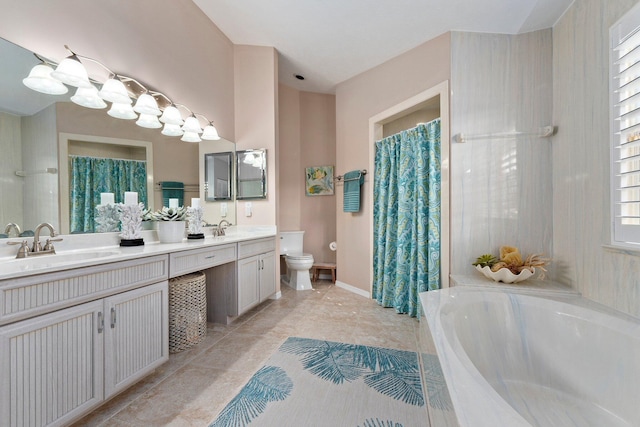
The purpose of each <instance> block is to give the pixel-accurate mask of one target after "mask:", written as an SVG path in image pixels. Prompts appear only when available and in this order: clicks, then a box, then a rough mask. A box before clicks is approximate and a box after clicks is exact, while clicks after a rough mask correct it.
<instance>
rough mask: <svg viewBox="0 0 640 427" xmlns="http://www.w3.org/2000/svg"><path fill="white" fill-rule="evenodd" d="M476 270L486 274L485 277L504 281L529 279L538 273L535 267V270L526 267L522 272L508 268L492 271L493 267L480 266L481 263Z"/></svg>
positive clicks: (512, 281) (515, 281)
mask: <svg viewBox="0 0 640 427" xmlns="http://www.w3.org/2000/svg"><path fill="white" fill-rule="evenodd" d="M476 270H478V271H479V272H480V273H482V274H484V277H486V278H487V279H491V280H494V281H496V282H502V283H518V282H522V281H523V280H527V279H528V278H529V277H531V276H533V275H534V274H535V273H536V271H535V268H534V269H533V271H531V270H529V269H527V268H525V269H524V270H522V271H521V272H520V274H513V273H512V272H511V270H509V269H508V268H501V269H500V270H498V271H491V267H488V266H486V267H480V266H479V265H476Z"/></svg>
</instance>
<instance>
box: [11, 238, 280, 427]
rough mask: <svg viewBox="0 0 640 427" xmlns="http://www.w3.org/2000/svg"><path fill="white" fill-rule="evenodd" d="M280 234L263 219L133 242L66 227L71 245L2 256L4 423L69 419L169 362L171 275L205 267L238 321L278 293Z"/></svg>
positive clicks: (214, 296)
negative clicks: (222, 232)
mask: <svg viewBox="0 0 640 427" xmlns="http://www.w3.org/2000/svg"><path fill="white" fill-rule="evenodd" d="M145 233H148V234H146V235H145V236H144V237H145V241H146V242H148V241H150V240H152V239H153V238H152V237H150V236H153V232H145ZM275 234H276V230H275V227H256V228H253V229H251V230H247V231H238V232H233V233H228V234H227V235H226V236H219V237H213V236H207V238H205V239H203V240H200V241H197V242H194V241H187V240H184V241H183V242H182V243H172V244H159V243H155V242H153V241H151V242H150V243H146V244H145V245H144V246H138V247H129V248H120V247H119V246H117V245H109V244H107V245H105V246H96V244H95V241H96V239H98V240H101V243H104V242H107V243H109V242H110V240H113V239H117V235H116V234H115V233H106V234H101V235H93V236H89V237H87V236H64V238H65V241H64V243H65V246H67V247H74V248H79V249H72V250H67V251H64V250H60V249H58V251H59V253H58V254H55V255H45V256H37V257H33V258H26V259H13V258H7V257H1V258H0V378H2V379H3V381H1V382H0V414H1V417H2V420H3V425H10V426H23V425H33V426H42V425H67V424H69V423H70V422H72V421H73V420H76V419H78V418H79V417H81V416H82V415H85V414H86V413H88V412H89V411H91V410H92V409H94V408H96V407H97V406H99V405H100V404H102V403H103V402H105V401H106V400H108V399H110V398H111V397H113V396H114V395H116V394H117V393H119V392H121V391H123V390H124V389H126V388H128V387H129V386H131V385H132V384H134V383H135V382H137V381H139V380H140V379H141V378H143V377H144V376H146V375H148V374H149V373H151V372H152V371H153V370H154V369H155V368H157V367H158V366H160V365H161V364H162V363H164V362H166V361H167V360H168V358H169V344H168V340H169V336H168V334H169V331H168V280H169V279H170V278H172V277H177V276H180V275H183V274H187V273H191V272H195V271H204V272H205V273H206V276H207V317H208V320H209V321H214V322H222V323H228V322H232V321H233V320H234V319H235V318H236V317H237V316H240V315H241V314H243V313H245V312H246V311H247V310H249V309H251V308H252V307H254V306H256V305H257V304H259V303H260V302H262V301H264V300H266V299H267V298H270V297H273V296H274V295H275V294H276V281H275V259H276V253H275V251H276V239H275ZM98 236H99V237H98ZM67 240H73V242H69V241H67ZM59 245H60V246H63V245H62V242H61V243H60V244H59ZM12 250H15V247H13V248H12ZM5 251H6V250H5ZM0 254H1V255H4V254H6V252H2V253H0ZM4 423H6V424H4Z"/></svg>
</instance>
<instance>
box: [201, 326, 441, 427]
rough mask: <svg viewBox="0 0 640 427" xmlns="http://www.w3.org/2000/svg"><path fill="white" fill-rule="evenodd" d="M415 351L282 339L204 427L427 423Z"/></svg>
mask: <svg viewBox="0 0 640 427" xmlns="http://www.w3.org/2000/svg"><path fill="white" fill-rule="evenodd" d="M422 390H423V389H422V382H421V375H420V367H419V361H418V355H417V353H414V352H410V351H402V350H393V349H388V348H381V347H369V346H364V345H355V344H345V343H339V342H331V341H322V340H315V339H309V338H296V337H290V338H288V339H287V340H286V341H285V342H284V344H282V346H280V348H279V349H278V351H276V352H275V353H274V354H273V355H272V356H271V358H270V359H269V360H268V362H267V363H266V365H265V366H263V367H262V368H261V369H260V370H258V372H256V373H255V374H254V375H253V377H251V379H250V380H249V382H247V384H246V385H245V386H244V387H243V388H242V390H241V391H240V393H238V395H236V396H235V397H234V398H233V400H231V402H229V404H228V405H227V406H226V407H225V408H224V409H223V410H222V412H221V413H220V415H218V418H217V419H216V420H215V421H214V422H213V423H211V424H210V427H231V426H233V427H240V426H247V425H251V426H353V427H356V426H362V427H387V426H392V427H412V426H424V425H428V424H429V421H428V420H427V410H426V407H425V403H424V395H423V391H422Z"/></svg>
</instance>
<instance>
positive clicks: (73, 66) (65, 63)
mask: <svg viewBox="0 0 640 427" xmlns="http://www.w3.org/2000/svg"><path fill="white" fill-rule="evenodd" d="M65 48H66V49H67V50H68V51H69V52H71V55H70V56H67V57H66V58H65V59H63V60H62V61H61V62H60V63H59V64H58V66H57V67H56V69H55V71H53V72H52V73H51V77H53V78H54V79H58V80H60V81H61V82H62V83H64V84H68V85H70V86H75V87H89V86H91V82H90V81H89V74H88V73H87V69H86V68H84V65H82V63H81V62H80V60H79V59H78V56H77V55H76V54H75V53H74V52H73V51H72V50H71V49H69V48H68V47H67V46H65Z"/></svg>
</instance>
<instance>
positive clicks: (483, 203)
mask: <svg viewBox="0 0 640 427" xmlns="http://www.w3.org/2000/svg"><path fill="white" fill-rule="evenodd" d="M551 48H552V33H551V30H550V29H548V30H542V31H537V32H532V33H526V34H522V35H516V36H508V35H498V34H480V33H460V32H454V33H452V34H451V64H452V65H451V88H452V96H451V135H456V134H458V133H463V134H466V135H468V136H471V135H473V134H490V133H502V132H513V131H524V132H526V131H533V130H538V129H539V128H540V127H543V126H547V125H550V124H551V123H552V117H551V104H552V50H551ZM561 129H562V128H561ZM551 146H552V142H551V140H550V139H548V138H547V139H540V138H535V137H526V138H518V139H514V138H510V139H499V138H482V139H478V140H473V141H471V140H470V141H468V142H465V143H456V142H452V145H451V248H452V250H451V252H452V259H451V273H452V274H477V273H475V271H473V266H472V265H471V263H472V262H473V261H475V259H476V258H477V257H478V256H480V255H482V254H486V253H494V254H498V253H499V252H498V250H499V248H500V246H502V245H510V246H516V247H518V248H520V251H521V252H522V253H523V255H526V254H530V253H541V252H542V253H544V254H546V255H547V256H550V255H551V250H552V227H551V225H552V177H551V175H552V167H551V163H552V157H551Z"/></svg>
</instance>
